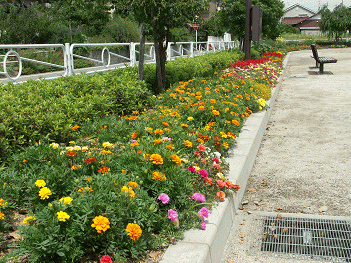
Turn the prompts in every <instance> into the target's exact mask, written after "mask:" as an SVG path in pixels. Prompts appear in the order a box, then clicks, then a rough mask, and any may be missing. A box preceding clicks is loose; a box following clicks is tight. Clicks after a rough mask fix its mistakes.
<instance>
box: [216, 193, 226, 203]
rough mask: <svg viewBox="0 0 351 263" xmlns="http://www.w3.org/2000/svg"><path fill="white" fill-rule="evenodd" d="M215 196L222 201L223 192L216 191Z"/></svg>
mask: <svg viewBox="0 0 351 263" xmlns="http://www.w3.org/2000/svg"><path fill="white" fill-rule="evenodd" d="M216 196H217V198H218V199H219V200H221V201H224V198H225V193H224V192H223V191H219V192H217V194H216Z"/></svg>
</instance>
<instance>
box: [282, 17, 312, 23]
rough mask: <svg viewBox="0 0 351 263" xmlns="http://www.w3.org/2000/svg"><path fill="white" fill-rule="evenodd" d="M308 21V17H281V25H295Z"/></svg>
mask: <svg viewBox="0 0 351 263" xmlns="http://www.w3.org/2000/svg"><path fill="white" fill-rule="evenodd" d="M306 19H308V16H303V17H283V19H282V24H287V25H296V24H298V23H300V22H302V21H304V20H306Z"/></svg>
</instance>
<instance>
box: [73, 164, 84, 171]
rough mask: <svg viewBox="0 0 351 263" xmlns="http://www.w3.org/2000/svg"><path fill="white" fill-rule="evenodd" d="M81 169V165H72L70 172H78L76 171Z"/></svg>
mask: <svg viewBox="0 0 351 263" xmlns="http://www.w3.org/2000/svg"><path fill="white" fill-rule="evenodd" d="M81 167H82V166H81V165H72V167H71V170H72V171H74V170H78V169H79V168H81Z"/></svg>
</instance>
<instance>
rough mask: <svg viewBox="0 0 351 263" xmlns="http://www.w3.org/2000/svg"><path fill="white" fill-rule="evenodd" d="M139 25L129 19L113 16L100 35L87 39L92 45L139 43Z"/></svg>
mask: <svg viewBox="0 0 351 263" xmlns="http://www.w3.org/2000/svg"><path fill="white" fill-rule="evenodd" d="M139 32H140V29H139V24H138V23H136V22H135V21H133V20H131V19H130V18H123V17H121V16H119V15H114V16H113V18H112V19H111V20H110V21H109V23H108V24H107V25H106V26H105V27H104V29H103V30H102V32H101V34H99V35H98V36H95V37H91V38H89V40H90V42H92V43H129V42H139V41H140V36H139Z"/></svg>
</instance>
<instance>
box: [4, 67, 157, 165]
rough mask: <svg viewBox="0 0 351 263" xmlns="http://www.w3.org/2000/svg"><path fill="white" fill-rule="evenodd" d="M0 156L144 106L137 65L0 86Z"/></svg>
mask: <svg viewBox="0 0 351 263" xmlns="http://www.w3.org/2000/svg"><path fill="white" fill-rule="evenodd" d="M0 90H1V100H0V108H1V109H3V110H2V111H1V113H0V123H1V125H0V134H1V139H0V157H1V159H2V161H7V160H8V159H9V157H10V155H11V154H12V153H14V152H18V151H19V150H21V149H22V147H23V146H27V145H30V144H32V143H34V142H37V141H38V140H39V139H43V138H44V137H45V138H46V140H55V141H58V142H60V141H66V140H69V139H72V138H73V137H74V134H72V130H71V128H72V126H75V125H80V124H81V123H83V122H85V121H86V120H87V119H96V118H101V117H103V116H105V115H106V114H112V113H113V114H121V113H122V112H125V113H128V112H131V111H133V110H143V109H144V107H147V105H149V104H150V103H151V99H150V95H151V94H150V93H149V92H148V90H147V89H146V86H145V84H144V83H143V82H141V81H138V80H137V74H136V72H135V69H125V70H115V71H109V72H107V73H105V74H95V75H84V74H80V75H78V76H72V77H62V78H59V79H55V80H39V81H28V82H26V83H22V84H18V85H14V84H11V83H9V84H7V85H4V86H2V87H0Z"/></svg>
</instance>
